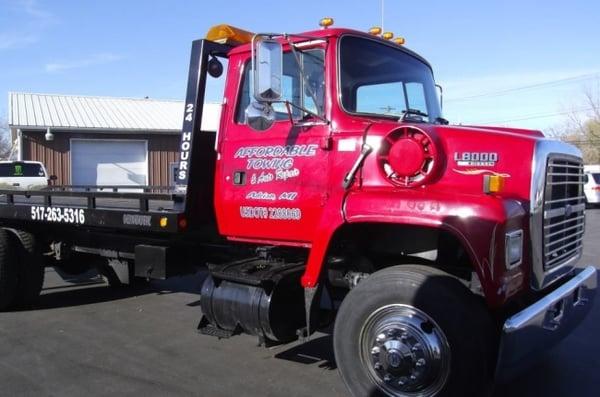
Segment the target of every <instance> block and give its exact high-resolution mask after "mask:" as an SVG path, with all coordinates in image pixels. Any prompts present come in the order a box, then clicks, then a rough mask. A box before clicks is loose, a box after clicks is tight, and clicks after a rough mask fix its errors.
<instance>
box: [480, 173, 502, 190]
mask: <svg viewBox="0 0 600 397" xmlns="http://www.w3.org/2000/svg"><path fill="white" fill-rule="evenodd" d="M502 189H504V178H503V177H502V175H484V176H483V191H484V192H485V193H500V192H501V191H502Z"/></svg>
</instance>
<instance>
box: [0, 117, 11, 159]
mask: <svg viewBox="0 0 600 397" xmlns="http://www.w3.org/2000/svg"><path fill="white" fill-rule="evenodd" d="M11 150H12V138H11V136H10V128H9V127H8V121H6V120H5V119H0V160H7V159H8V157H9V156H10V153H11Z"/></svg>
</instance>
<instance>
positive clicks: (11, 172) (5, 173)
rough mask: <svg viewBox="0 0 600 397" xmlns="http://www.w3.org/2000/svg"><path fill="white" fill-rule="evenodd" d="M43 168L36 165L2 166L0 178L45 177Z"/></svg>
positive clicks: (11, 164)
mask: <svg viewBox="0 0 600 397" xmlns="http://www.w3.org/2000/svg"><path fill="white" fill-rule="evenodd" d="M44 176H46V175H45V174H44V170H43V169H42V166H41V165H39V164H35V163H3V164H0V177H11V178H14V177H44Z"/></svg>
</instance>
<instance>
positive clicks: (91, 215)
mask: <svg viewBox="0 0 600 397" xmlns="http://www.w3.org/2000/svg"><path fill="white" fill-rule="evenodd" d="M184 200H185V192H182V191H181V190H176V189H175V188H173V187H163V186H57V187H49V188H47V189H43V190H33V191H16V190H0V218H3V219H10V220H11V223H15V225H17V224H19V225H21V226H22V223H23V222H26V223H29V222H32V221H44V222H48V223H51V224H52V223H67V224H72V225H75V226H78V227H84V228H99V227H108V228H119V229H121V228H122V229H131V230H140V227H143V226H146V227H147V229H146V230H148V231H160V232H177V231H178V229H177V220H178V215H179V214H181V213H182V212H183V208H182V205H183V203H184ZM161 222H162V224H161ZM30 227H31V228H35V225H34V224H32V225H30ZM44 227H48V225H44Z"/></svg>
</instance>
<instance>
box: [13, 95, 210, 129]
mask: <svg viewBox="0 0 600 397" xmlns="http://www.w3.org/2000/svg"><path fill="white" fill-rule="evenodd" d="M183 111H184V102H183V101H176V100H156V99H135V98H114V97H95V96H76V95H50V94H31V93H21V92H9V94H8V124H9V125H10V126H11V127H13V128H27V127H29V128H56V129H76V130H88V129H89V130H115V131H123V132H126V131H134V130H135V131H153V132H178V131H181V125H182V123H183ZM220 113H221V106H220V105H219V104H216V103H206V104H205V105H204V111H203V115H202V130H203V131H216V130H217V127H218V125H219V116H220Z"/></svg>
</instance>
